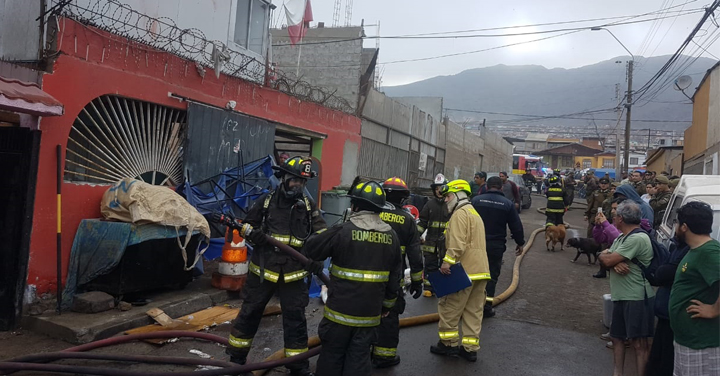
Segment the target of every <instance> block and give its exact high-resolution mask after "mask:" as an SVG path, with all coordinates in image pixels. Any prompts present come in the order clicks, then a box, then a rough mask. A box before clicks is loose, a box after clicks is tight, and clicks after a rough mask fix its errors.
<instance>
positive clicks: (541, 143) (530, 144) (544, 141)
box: [515, 133, 550, 154]
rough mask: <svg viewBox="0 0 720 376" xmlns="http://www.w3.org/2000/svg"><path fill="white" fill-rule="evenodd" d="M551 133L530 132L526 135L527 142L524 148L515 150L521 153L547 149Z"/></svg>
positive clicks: (533, 152) (532, 152)
mask: <svg viewBox="0 0 720 376" xmlns="http://www.w3.org/2000/svg"><path fill="white" fill-rule="evenodd" d="M549 138H550V135H549V134H547V133H529V134H528V135H527V137H525V144H524V148H523V149H522V150H517V148H516V150H515V152H516V153H520V154H535V153H536V152H538V151H541V150H545V149H547V148H548V147H549V146H548V139H549Z"/></svg>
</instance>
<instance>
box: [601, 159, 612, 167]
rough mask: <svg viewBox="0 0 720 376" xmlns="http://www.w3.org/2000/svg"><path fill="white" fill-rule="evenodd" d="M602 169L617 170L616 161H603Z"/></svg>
mask: <svg viewBox="0 0 720 376" xmlns="http://www.w3.org/2000/svg"><path fill="white" fill-rule="evenodd" d="M602 167H603V168H615V160H614V159H609V158H605V159H603V165H602Z"/></svg>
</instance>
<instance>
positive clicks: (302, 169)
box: [272, 156, 317, 179]
mask: <svg viewBox="0 0 720 376" xmlns="http://www.w3.org/2000/svg"><path fill="white" fill-rule="evenodd" d="M272 168H273V169H274V170H279V171H281V172H283V173H285V174H290V175H292V176H295V177H298V178H303V179H312V178H314V177H315V176H317V173H316V172H315V171H312V159H310V158H303V157H300V156H296V157H292V158H290V159H288V160H286V161H285V163H283V164H282V165H281V166H272Z"/></svg>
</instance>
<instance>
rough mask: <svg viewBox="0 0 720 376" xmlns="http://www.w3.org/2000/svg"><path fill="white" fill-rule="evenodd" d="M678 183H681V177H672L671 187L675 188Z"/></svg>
mask: <svg viewBox="0 0 720 376" xmlns="http://www.w3.org/2000/svg"><path fill="white" fill-rule="evenodd" d="M678 184H680V179H671V180H670V184H669V186H670V188H675V187H677V186H678Z"/></svg>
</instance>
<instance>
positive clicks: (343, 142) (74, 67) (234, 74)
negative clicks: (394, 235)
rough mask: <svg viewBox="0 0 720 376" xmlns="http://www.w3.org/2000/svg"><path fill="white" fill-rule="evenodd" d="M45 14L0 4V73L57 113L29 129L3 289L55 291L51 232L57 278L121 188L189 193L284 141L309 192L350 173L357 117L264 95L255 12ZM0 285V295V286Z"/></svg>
mask: <svg viewBox="0 0 720 376" xmlns="http://www.w3.org/2000/svg"><path fill="white" fill-rule="evenodd" d="M58 3H59V2H57V1H47V2H41V1H33V2H30V1H27V2H24V1H23V2H0V6H3V7H5V8H4V9H0V17H2V20H0V28H2V33H1V34H0V38H2V40H1V43H0V59H3V60H10V61H15V62H16V63H20V62H22V64H24V65H26V66H30V67H32V68H34V71H35V72H36V74H37V75H39V79H38V81H36V82H41V83H42V89H43V90H44V91H45V92H46V93H47V94H49V95H50V96H52V97H54V98H56V99H57V101H59V102H60V103H62V105H63V106H64V114H62V115H60V116H54V117H42V118H41V119H40V122H39V126H38V128H39V129H40V131H41V135H42V137H41V139H40V141H39V145H38V151H37V165H38V168H37V174H34V173H33V174H32V176H28V177H27V178H28V179H29V181H31V182H33V183H36V187H37V188H36V189H35V191H34V195H33V196H32V197H34V200H33V202H32V204H33V205H34V206H33V207H32V210H31V211H30V212H29V214H28V213H25V214H24V215H27V216H26V217H23V218H30V221H31V224H32V225H31V227H29V228H32V232H30V231H27V232H24V233H22V234H21V236H22V237H23V238H22V241H27V243H28V244H29V246H28V247H27V248H18V249H16V250H14V252H17V254H16V256H17V257H16V258H17V259H19V260H20V262H21V261H22V260H25V262H28V260H29V262H28V267H27V278H21V277H18V278H20V279H18V280H17V281H15V282H18V283H19V285H20V286H22V287H23V288H24V287H25V285H32V287H33V288H32V289H27V291H33V292H34V293H37V294H38V295H39V294H44V293H48V292H52V291H55V288H56V282H55V274H56V272H55V270H56V269H55V268H56V266H55V235H54V234H55V233H56V231H57V227H61V228H62V231H63V234H64V236H63V238H62V239H63V241H62V244H61V258H62V262H63V265H64V266H65V267H67V265H68V259H69V255H70V249H71V246H72V243H73V237H74V234H75V232H76V230H77V228H78V225H79V223H80V221H81V220H82V219H86V218H97V217H100V199H101V197H102V195H103V193H104V192H105V191H106V190H107V189H108V187H109V186H110V184H112V183H114V182H115V181H117V180H120V179H121V178H124V177H131V178H141V179H143V180H145V181H146V182H149V183H153V184H159V185H169V186H172V185H176V184H179V183H181V182H182V181H183V180H184V179H189V180H190V181H191V182H195V181H199V180H202V179H204V178H207V177H210V176H213V175H215V174H217V173H219V172H221V171H223V170H224V169H226V168H229V167H235V166H236V165H237V164H238V163H239V162H238V161H239V160H244V161H246V162H249V161H252V160H254V159H258V158H260V157H264V156H267V155H271V154H275V152H276V149H278V148H279V146H282V145H287V144H288V142H290V140H292V143H293V145H294V147H295V149H294V150H297V151H298V153H301V154H305V155H312V156H313V157H315V158H316V159H317V160H318V161H319V163H321V164H322V175H321V177H320V178H319V186H318V187H317V189H318V190H328V189H331V188H332V187H335V186H338V185H341V183H342V182H343V180H342V176H341V175H342V172H343V171H344V166H343V164H344V163H345V162H352V163H356V160H357V157H358V153H359V149H360V141H361V137H360V126H361V124H360V119H359V118H358V117H355V116H353V115H352V114H349V113H345V112H341V111H337V110H334V109H332V108H328V107H326V106H323V105H320V104H318V103H316V102H313V98H309V97H302V98H299V97H298V96H293V95H289V94H287V93H285V92H282V91H278V90H274V89H273V88H270V87H268V86H265V85H264V83H265V82H266V81H267V76H266V71H265V56H266V53H265V51H266V50H267V48H266V47H267V46H268V43H269V29H268V26H267V25H268V24H269V17H270V9H271V8H272V6H271V4H270V3H269V2H267V1H264V0H233V1H226V2H214V3H212V5H208V4H209V3H207V2H202V3H200V2H185V1H182V2H181V1H180V0H166V1H162V2H159V1H139V0H137V1H128V3H129V4H130V6H127V5H122V4H121V3H119V2H118V1H117V0H78V1H73V2H72V3H70V4H66V5H65V6H64V7H58V8H53V7H54V5H57V4H58ZM63 3H64V2H63ZM181 4H182V6H181ZM51 8H52V9H55V11H54V12H51V13H50V14H44V13H43V9H51ZM142 12H147V13H142ZM33 30H35V32H33ZM41 30H42V31H43V32H41ZM45 31H46V32H45ZM178 35H183V37H182V38H179V37H178ZM8 36H11V37H12V38H10V37H8ZM128 36H130V37H132V38H133V39H130V38H128ZM6 37H8V38H7V39H6ZM210 38H212V40H210ZM46 46H47V47H48V48H47V49H46V48H45V47H46ZM0 75H4V73H3V71H2V70H0ZM138 119H140V120H138ZM2 121H7V120H2ZM141 128H142V129H147V130H148V131H147V132H143V131H142V130H140V129H141ZM149 134H152V135H157V134H162V135H163V138H162V139H160V138H148V137H150V136H148V135H149ZM143 143H146V144H147V145H150V144H152V145H154V147H153V148H145V147H142V145H145V144H143ZM58 150H59V153H60V154H59V155H58V154H57V153H58ZM281 150H282V149H281ZM300 151H302V152H300ZM29 152H32V150H30V151H29ZM138 160H142V161H143V163H139V162H138ZM58 169H60V171H63V174H62V176H61V177H60V179H61V181H60V182H59V183H58V181H57V180H58V179H56V176H57V175H56V172H57V170H58ZM5 172H6V171H3V173H5ZM350 179H352V177H350ZM56 185H59V186H60V187H61V188H62V192H63V194H62V208H61V212H60V213H58V208H59V207H58V203H57V192H56ZM18 187H20V188H18V189H20V190H22V186H20V185H18ZM60 214H61V215H60ZM13 220H18V221H19V220H20V217H17V218H15V219H13ZM66 273H67V270H66V268H63V270H62V276H61V277H62V279H63V280H65V277H66V275H67V274H66ZM0 283H3V284H4V285H3V286H0V291H6V287H7V286H6V284H7V283H9V282H8V281H5V280H2V281H0ZM33 298H34V296H29V297H28V299H33ZM16 308H17V307H14V308H13V309H16ZM17 309H20V308H17Z"/></svg>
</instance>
